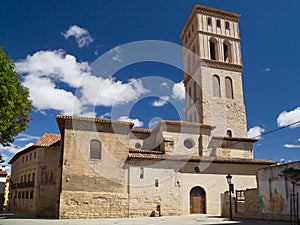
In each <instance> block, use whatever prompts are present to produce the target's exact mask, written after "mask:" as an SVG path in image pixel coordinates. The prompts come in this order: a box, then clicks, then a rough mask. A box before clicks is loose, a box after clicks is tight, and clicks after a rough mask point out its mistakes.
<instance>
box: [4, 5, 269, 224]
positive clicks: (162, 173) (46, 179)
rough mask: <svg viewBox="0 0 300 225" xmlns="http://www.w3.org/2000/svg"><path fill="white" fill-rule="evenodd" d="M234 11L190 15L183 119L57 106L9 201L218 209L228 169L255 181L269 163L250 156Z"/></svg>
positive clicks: (67, 213)
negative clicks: (95, 113)
mask: <svg viewBox="0 0 300 225" xmlns="http://www.w3.org/2000/svg"><path fill="white" fill-rule="evenodd" d="M238 19H239V15H237V14H233V13H230V12H225V11H221V10H217V9H212V8H208V7H204V6H199V5H195V7H194V9H193V11H192V13H191V15H190V17H189V18H188V21H187V23H186V25H185V27H184V29H183V31H182V33H181V35H180V37H181V39H182V43H183V47H184V48H183V60H184V70H185V72H184V84H185V89H186V110H185V115H186V121H169V120H164V121H160V122H159V123H158V124H157V125H156V127H155V128H154V129H152V130H148V129H139V128H134V127H133V126H134V124H133V123H129V122H122V121H116V120H106V119H101V118H87V117H78V116H66V115H57V116H56V121H57V124H58V127H59V130H60V135H49V134H46V135H44V136H43V137H42V138H41V139H40V140H39V141H38V142H37V143H36V144H35V145H33V146H31V147H29V148H27V149H25V150H23V151H21V152H19V153H18V154H16V155H15V156H14V157H13V159H12V160H11V161H10V163H11V164H12V174H11V199H10V203H9V206H10V210H11V211H27V212H28V213H31V214H33V215H35V216H47V217H55V218H64V219H68V218H100V217H137V216H156V215H186V214H190V213H209V214H220V213H221V193H224V191H226V190H227V189H228V184H227V181H226V175H227V174H228V173H230V174H231V175H232V176H233V177H234V181H235V183H234V184H235V188H237V189H246V188H256V186H257V180H256V173H257V171H258V169H261V168H264V167H266V166H269V165H271V164H272V163H273V162H271V161H265V160H256V159H254V158H253V143H254V142H255V141H256V139H252V138H248V137H247V125H246V112H245V105H244V98H243V88H242V61H241V50H240V37H239V29H238ZM41 143H43V144H41ZM34 155H35V157H34ZM27 193H28V194H27ZM31 193H32V195H31ZM49 193H51V195H50V194H49ZM19 196H20V197H19ZM27 196H28V197H27Z"/></svg>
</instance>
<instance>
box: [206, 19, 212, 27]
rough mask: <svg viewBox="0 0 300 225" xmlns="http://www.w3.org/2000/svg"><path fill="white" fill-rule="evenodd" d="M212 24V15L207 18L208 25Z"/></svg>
mask: <svg viewBox="0 0 300 225" xmlns="http://www.w3.org/2000/svg"><path fill="white" fill-rule="evenodd" d="M211 24H212V22H211V17H208V18H207V25H208V26H211Z"/></svg>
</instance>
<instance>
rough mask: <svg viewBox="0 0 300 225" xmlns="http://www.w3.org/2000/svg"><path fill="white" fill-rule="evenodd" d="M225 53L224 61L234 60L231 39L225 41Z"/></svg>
mask: <svg viewBox="0 0 300 225" xmlns="http://www.w3.org/2000/svg"><path fill="white" fill-rule="evenodd" d="M223 53H224V62H228V63H231V62H232V56H231V44H230V42H229V41H224V42H223Z"/></svg>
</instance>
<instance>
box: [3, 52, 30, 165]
mask: <svg viewBox="0 0 300 225" xmlns="http://www.w3.org/2000/svg"><path fill="white" fill-rule="evenodd" d="M20 76H21V75H20V74H19V73H17V72H16V71H15V64H14V62H13V60H12V59H11V58H10V57H9V56H8V55H6V54H5V52H4V51H3V50H2V48H1V47H0V144H1V145H3V146H10V144H11V143H12V142H13V141H14V137H15V136H16V135H18V134H19V133H20V132H22V131H24V130H26V128H27V123H28V122H30V120H31V119H30V117H29V114H30V112H32V103H31V101H30V100H29V91H28V89H27V88H25V87H24V86H22V84H21V82H20V80H19V78H20ZM0 159H1V158H0Z"/></svg>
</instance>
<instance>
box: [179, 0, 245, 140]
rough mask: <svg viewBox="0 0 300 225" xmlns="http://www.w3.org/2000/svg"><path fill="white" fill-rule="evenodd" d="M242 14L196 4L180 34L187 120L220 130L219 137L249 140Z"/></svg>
mask: <svg viewBox="0 0 300 225" xmlns="http://www.w3.org/2000/svg"><path fill="white" fill-rule="evenodd" d="M239 17H240V16H239V15H238V14H234V13H230V12H225V11H221V10H217V9H213V8H208V7H205V6H200V5H195V7H194V9H193V11H192V13H191V15H190V16H189V18H188V20H187V22H186V24H185V26H184V28H183V31H182V33H181V35H180V38H181V40H182V46H183V64H184V71H185V72H184V84H185V91H186V103H185V104H186V105H185V120H187V121H190V122H196V123H201V124H207V125H213V126H216V128H219V134H218V135H219V136H224V137H226V136H227V137H240V138H246V137H247V125H246V112H245V105H244V96H243V87H242V67H243V66H242V56H241V44H240V35H239Z"/></svg>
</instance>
